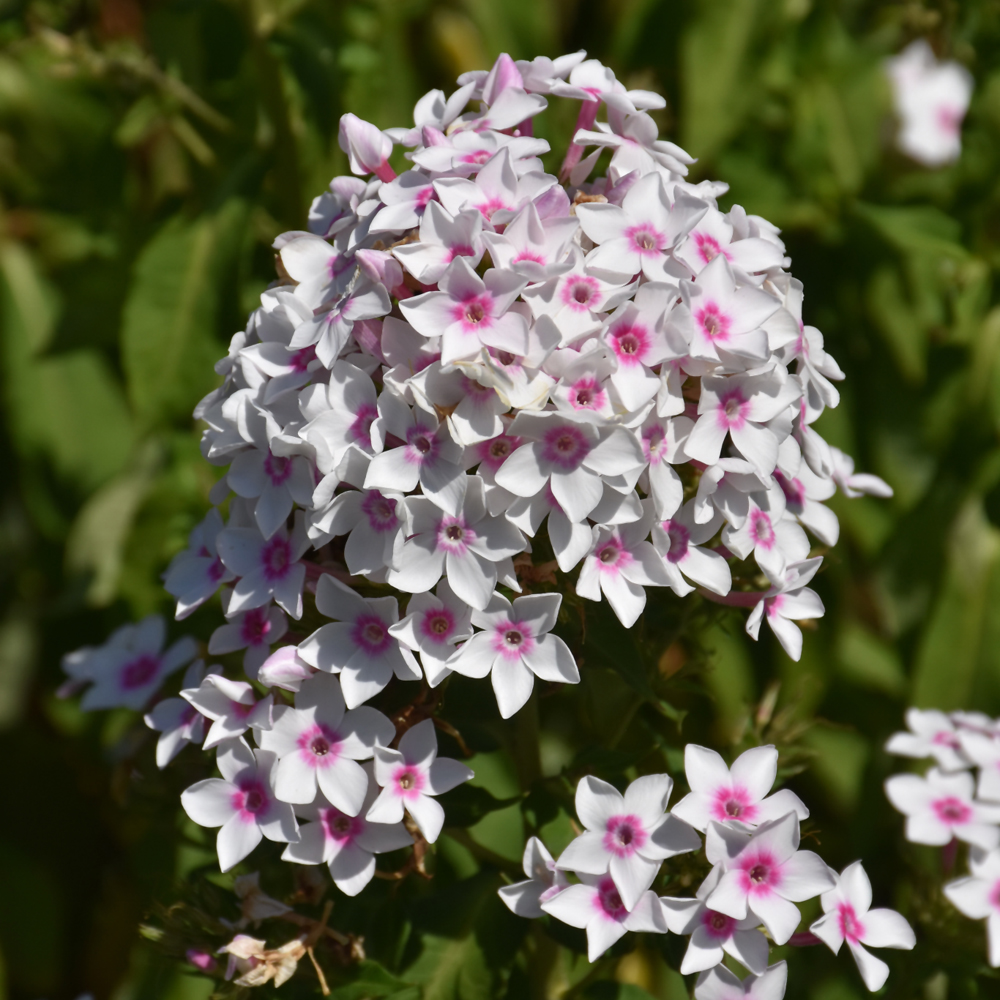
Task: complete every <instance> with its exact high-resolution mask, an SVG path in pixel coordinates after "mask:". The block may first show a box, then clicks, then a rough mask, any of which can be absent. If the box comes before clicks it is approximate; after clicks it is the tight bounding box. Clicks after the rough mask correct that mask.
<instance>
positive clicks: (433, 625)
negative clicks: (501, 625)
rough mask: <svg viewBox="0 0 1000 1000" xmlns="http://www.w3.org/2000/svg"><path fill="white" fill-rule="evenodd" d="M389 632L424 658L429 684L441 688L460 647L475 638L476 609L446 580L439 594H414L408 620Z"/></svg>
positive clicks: (441, 584) (402, 619)
mask: <svg viewBox="0 0 1000 1000" xmlns="http://www.w3.org/2000/svg"><path fill="white" fill-rule="evenodd" d="M389 631H390V632H391V633H392V634H393V635H394V636H395V637H396V638H397V639H398V640H399V641H400V642H401V643H402V644H403V645H404V646H405V647H406V648H407V649H409V650H410V651H411V652H414V653H419V654H420V664H421V666H422V667H423V668H424V676H425V677H426V678H427V683H428V684H429V685H430V686H431V687H432V688H433V687H437V686H438V684H440V683H441V681H443V680H444V679H445V677H447V676H448V675H449V674H450V673H451V666H449V665H448V660H449V659H450V658H451V656H452V655H453V654H454V652H455V646H456V644H458V643H460V642H465V640H466V639H469V638H471V637H472V631H473V630H472V609H471V608H470V607H469V605H468V604H467V603H466V602H465V601H463V600H462V599H461V598H460V597H458V596H456V594H455V592H454V591H453V590H452V589H451V587H450V586H449V584H448V581H447V580H442V581H441V582H440V583H439V584H438V585H437V589H436V594H431V593H423V594H414V595H413V597H411V598H410V600H409V603H408V604H407V605H406V617H404V618H401V619H400V620H399V621H398V622H397V623H396V624H395V625H393V626H391V627H390V629H389Z"/></svg>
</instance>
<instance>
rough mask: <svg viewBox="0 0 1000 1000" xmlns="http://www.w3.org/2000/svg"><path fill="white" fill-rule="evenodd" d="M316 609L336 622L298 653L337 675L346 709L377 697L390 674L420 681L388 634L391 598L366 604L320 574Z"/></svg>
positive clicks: (395, 609) (394, 610) (394, 613)
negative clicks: (338, 675)
mask: <svg viewBox="0 0 1000 1000" xmlns="http://www.w3.org/2000/svg"><path fill="white" fill-rule="evenodd" d="M316 609H317V610H318V611H319V612H320V614H323V615H326V617H327V618H333V619H336V621H335V622H334V623H332V624H329V625H321V626H320V627H319V628H318V629H317V630H316V631H315V632H313V634H312V635H311V636H309V637H308V638H307V639H306V640H304V641H303V642H302V643H300V644H299V647H298V655H299V656H300V657H301V658H302V659H303V660H305V662H306V663H308V664H309V665H310V666H314V667H317V668H319V669H320V670H324V671H327V672H329V673H335V674H340V675H341V676H340V683H341V686H342V688H343V693H344V700H345V702H346V703H347V707H348V708H356V707H357V706H358V705H360V704H362V703H363V702H366V701H367V700H368V699H369V698H371V697H373V696H374V695H376V694H378V692H379V691H381V690H382V689H383V688H384V687H385V686H386V684H388V683H389V680H390V678H391V677H392V676H393V674H395V675H396V676H397V677H399V678H400V679H401V680H420V676H421V675H420V667H419V666H418V664H417V661H416V660H415V659H414V658H413V654H412V653H411V652H410V651H409V650H408V649H406V648H405V647H401V646H400V644H399V641H398V640H397V639H396V637H395V636H394V635H392V633H390V631H389V629H390V627H391V626H393V625H395V624H396V622H397V621H398V620H399V606H398V604H397V602H396V598H395V597H375V598H372V599H371V600H365V599H364V598H363V597H361V596H360V595H359V594H357V593H356V592H355V591H353V590H352V589H351V588H350V587H348V586H347V585H346V584H343V583H341V582H340V581H339V580H335V579H334V578H333V577H332V576H329V575H327V574H324V575H323V576H321V577H320V579H319V583H318V584H317V586H316Z"/></svg>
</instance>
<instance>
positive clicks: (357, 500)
mask: <svg viewBox="0 0 1000 1000" xmlns="http://www.w3.org/2000/svg"><path fill="white" fill-rule="evenodd" d="M408 520H409V517H408V513H407V509H406V506H405V504H404V502H403V497H402V495H401V494H399V493H391V492H389V491H388V490H387V491H385V492H384V493H383V492H382V491H381V490H345V491H344V492H343V493H338V494H337V495H336V496H335V497H334V498H333V499H332V500H331V501H330V503H328V504H326V505H325V506H324V507H322V508H321V509H320V510H317V511H314V512H312V513H311V514H310V518H309V527H308V529H307V530H308V532H309V537H310V539H312V542H313V544H314V545H316V546H319V545H323V544H325V543H326V542H328V541H330V540H331V539H332V538H336V537H338V536H343V535H346V536H347V540H346V541H345V542H344V561H345V562H346V563H347V571H348V572H349V573H350V574H351V575H352V576H368V575H369V574H371V573H376V572H378V571H379V570H384V569H390V568H395V567H397V566H398V565H399V560H400V557H401V555H402V551H403V541H404V540H405V538H406V534H407V524H408Z"/></svg>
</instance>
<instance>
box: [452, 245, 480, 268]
mask: <svg viewBox="0 0 1000 1000" xmlns="http://www.w3.org/2000/svg"><path fill="white" fill-rule="evenodd" d="M475 256H476V251H475V250H473V249H472V247H470V246H469V245H468V244H467V243H456V244H455V245H454V246H453V247H448V253H447V255H446V257H447V260H448V263H449V264H450V263H451V262H452V261H453V260H454V259H455V258H456V257H475Z"/></svg>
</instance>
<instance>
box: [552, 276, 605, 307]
mask: <svg viewBox="0 0 1000 1000" xmlns="http://www.w3.org/2000/svg"><path fill="white" fill-rule="evenodd" d="M599 292H600V285H598V283H597V279H596V278H586V277H573V278H571V279H569V280H568V281H567V282H566V283H565V284H564V285H563V288H562V293H561V298H562V300H563V304H564V305H567V306H569V307H570V309H572V310H573V312H581V313H582V312H588V311H589V310H590V305H591V303H592V302H593V300H594V299H595V298H596V297H597V295H598V294H599Z"/></svg>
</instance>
